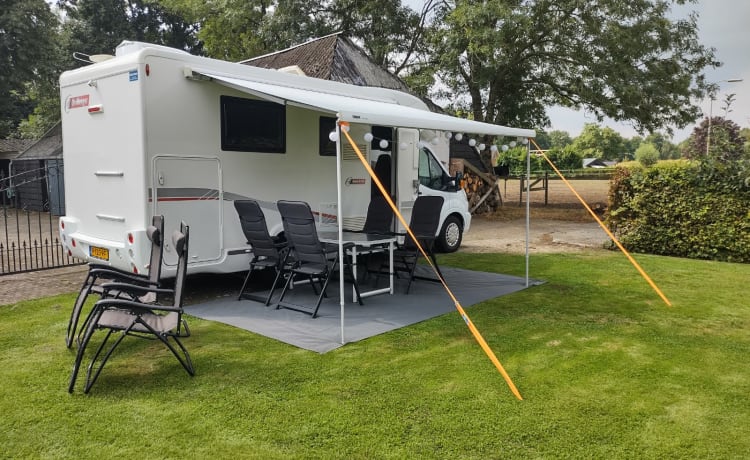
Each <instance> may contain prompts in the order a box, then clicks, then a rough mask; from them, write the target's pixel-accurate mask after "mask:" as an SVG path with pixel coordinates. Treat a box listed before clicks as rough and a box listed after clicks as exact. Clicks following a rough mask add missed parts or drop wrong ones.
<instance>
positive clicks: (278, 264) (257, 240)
mask: <svg viewBox="0 0 750 460" xmlns="http://www.w3.org/2000/svg"><path fill="white" fill-rule="evenodd" d="M234 208H235V209H236V210H237V215H238V216H239V218H240V224H241V225H242V233H244V234H245V238H246V239H247V244H249V245H250V246H251V247H252V251H253V258H252V259H251V260H250V269H249V270H248V272H247V276H246V277H245V282H244V283H242V288H241V289H240V294H239V296H238V297H237V300H242V299H250V300H255V301H258V302H263V303H264V304H265V305H266V306H267V305H268V304H269V303H271V297H272V296H273V292H274V290H275V289H276V286H277V284H278V283H279V280H280V279H281V276H282V274H283V273H284V272H285V271H288V270H285V266H286V265H285V263H284V261H285V260H286V255H287V252H288V248H287V242H286V241H279V240H274V238H273V237H271V235H270V234H269V233H268V226H267V225H266V217H265V216H264V215H263V210H262V209H261V208H260V205H259V204H258V202H257V201H255V200H237V201H235V202H234ZM269 268H270V269H272V270H274V271H275V274H276V276H275V278H274V280H273V284H272V285H271V290H270V291H269V292H268V296H266V297H265V298H262V297H260V296H256V295H252V294H250V293H247V292H245V289H246V288H247V286H248V283H249V281H250V276H251V275H252V274H253V272H254V271H259V270H266V269H269Z"/></svg>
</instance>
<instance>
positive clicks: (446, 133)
mask: <svg viewBox="0 0 750 460" xmlns="http://www.w3.org/2000/svg"><path fill="white" fill-rule="evenodd" d="M452 136H453V134H451V132H450V131H446V132H445V138H446V139H450V138H451V137H452Z"/></svg>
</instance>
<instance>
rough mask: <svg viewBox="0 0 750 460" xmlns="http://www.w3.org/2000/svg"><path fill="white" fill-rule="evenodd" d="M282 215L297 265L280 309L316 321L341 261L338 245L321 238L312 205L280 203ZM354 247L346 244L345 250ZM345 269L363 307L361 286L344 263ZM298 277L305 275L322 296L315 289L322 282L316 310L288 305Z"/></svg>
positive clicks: (286, 288)
mask: <svg viewBox="0 0 750 460" xmlns="http://www.w3.org/2000/svg"><path fill="white" fill-rule="evenodd" d="M278 208H279V213H280V214H281V222H282V224H283V225H284V234H285V235H286V239H287V241H288V242H289V247H290V249H291V252H292V253H293V257H294V261H295V263H294V265H293V266H292V268H291V273H290V275H289V277H288V278H287V280H286V283H285V284H284V289H282V291H281V296H280V297H279V301H278V304H277V305H276V308H287V309H290V310H295V311H300V312H303V313H307V314H309V315H311V316H312V317H313V318H315V317H316V316H317V314H318V309H319V308H320V303H321V302H322V300H323V297H324V296H326V288H327V287H328V282H329V281H330V280H331V276H332V275H333V273H334V272H335V271H336V267H337V264H338V260H339V253H338V249H339V248H338V245H335V244H323V243H321V242H320V240H319V239H318V232H317V229H316V228H315V217H314V216H313V214H312V211H311V210H310V206H309V205H308V204H307V203H305V202H302V201H279V202H278ZM352 246H353V245H351V244H349V245H345V246H344V251H345V252H346V250H347V249H349V248H351V247H352ZM344 270H345V271H346V274H347V275H348V276H349V277H350V279H351V280H352V282H353V283H354V290H355V292H356V294H357V301H358V302H359V304H360V305H363V303H362V297H361V296H360V294H359V285H358V284H357V281H356V278H355V277H354V274H353V273H352V270H351V265H350V264H347V263H344ZM296 275H299V276H303V277H305V278H307V279H308V280H309V281H310V285H311V286H312V288H313V291H314V292H315V293H316V294H318V292H317V290H316V288H315V282H316V281H317V282H318V283H321V288H320V294H319V295H318V300H317V302H316V304H315V306H314V307H305V306H304V305H298V304H294V303H290V302H284V296H285V295H286V293H287V291H288V289H289V287H290V286H291V285H292V283H294V278H295V276H296Z"/></svg>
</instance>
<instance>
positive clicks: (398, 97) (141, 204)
mask: <svg viewBox="0 0 750 460" xmlns="http://www.w3.org/2000/svg"><path fill="white" fill-rule="evenodd" d="M60 89H61V100H62V108H63V109H62V125H63V152H64V164H65V170H66V181H65V197H66V212H67V215H65V216H63V217H61V218H60V233H61V237H62V241H63V243H64V244H65V245H66V247H67V249H68V250H69V252H70V253H71V254H72V255H73V256H75V257H78V258H81V259H84V260H89V261H96V262H98V263H109V264H111V265H112V266H115V267H118V268H121V269H125V270H130V271H134V272H145V271H147V269H148V267H147V264H148V255H149V247H148V239H147V237H146V234H145V230H146V228H147V226H148V225H149V222H150V221H151V216H152V215H156V214H161V215H164V217H165V234H166V235H170V234H171V231H172V230H173V229H176V228H178V227H179V224H180V221H185V222H186V223H188V224H189V225H190V236H191V245H190V258H191V263H190V271H191V273H195V272H233V271H240V270H245V269H247V265H248V260H249V255H248V250H247V246H246V242H245V238H244V236H243V234H242V231H241V227H240V224H239V220H238V218H237V215H236V213H235V210H234V208H233V206H232V202H233V200H236V199H248V198H251V199H256V200H258V201H259V202H260V203H261V204H262V206H263V207H264V209H265V211H266V217H267V220H268V223H269V230H270V232H271V233H272V234H278V233H280V232H281V231H282V225H281V222H280V219H279V217H278V212H276V211H275V203H276V201H278V200H281V199H286V200H302V201H306V202H308V203H309V204H310V206H311V207H312V209H313V210H314V212H315V213H316V214H317V215H318V216H319V218H320V224H321V225H323V226H324V225H338V219H339V218H340V219H341V220H342V223H343V226H344V227H346V228H356V227H357V226H360V227H361V226H362V225H363V223H364V218H365V214H366V210H367V205H368V203H369V201H370V198H371V196H372V195H373V194H374V193H379V192H378V191H377V189H376V188H374V187H373V186H372V179H371V177H370V176H369V174H368V173H367V171H366V168H365V167H364V165H363V164H362V162H361V161H360V160H359V158H358V156H357V155H356V153H355V151H354V149H353V148H352V147H351V146H350V145H349V144H348V143H347V142H346V139H345V138H344V136H340V138H339V139H336V137H335V136H330V137H329V133H331V132H332V131H334V132H335V131H336V127H337V121H345V122H349V126H350V131H349V134H350V135H351V136H352V138H353V139H354V140H355V142H356V143H357V145H358V147H359V149H360V150H361V151H362V153H363V154H364V155H366V156H367V160H368V161H369V162H370V163H371V164H372V165H374V170H375V172H376V174H378V176H379V177H380V178H381V179H382V180H383V182H384V183H385V184H386V186H387V187H388V188H389V189H390V192H391V194H392V195H393V196H394V197H395V198H396V203H397V205H398V206H399V208H400V210H401V212H402V213H403V214H404V215H405V218H406V219H407V222H408V219H409V214H410V209H411V206H412V205H413V203H414V200H415V198H416V196H417V195H419V194H439V195H442V196H443V197H444V198H445V205H444V207H443V209H442V211H441V228H440V233H439V243H440V245H441V246H442V248H443V249H444V250H446V251H452V250H455V249H457V248H458V246H459V245H460V243H461V238H462V234H463V232H465V231H467V230H468V229H469V227H470V224H471V215H470V214H469V212H468V204H467V200H466V196H465V194H464V192H463V190H461V188H460V187H459V186H458V185H457V183H456V182H457V181H456V180H455V179H456V178H452V177H449V174H448V171H447V168H446V165H447V161H448V136H449V135H448V136H446V134H447V133H451V132H452V133H467V134H470V133H474V134H487V135H496V136H519V137H530V136H533V135H534V132H533V131H531V130H524V129H515V128H507V127H502V126H497V125H491V124H485V123H478V122H473V121H469V120H463V119H459V118H454V117H449V116H446V115H441V114H435V113H432V112H429V110H428V109H427V107H426V105H425V104H424V103H423V102H422V101H421V100H419V99H418V98H416V97H413V96H411V95H408V94H405V93H402V92H398V91H394V90H387V89H382V88H369V87H360V86H353V85H346V84H342V83H336V82H330V81H325V80H319V79H314V78H308V77H305V76H300V75H294V74H288V73H283V72H279V71H275V70H267V69H260V68H256V67H250V66H247V65H242V64H235V63H229V62H224V61H218V60H213V59H208V58H203V57H198V56H192V55H190V54H187V53H185V52H182V51H179V50H175V49H171V48H166V47H162V46H157V45H150V44H146V43H138V42H123V43H122V44H121V45H120V46H119V47H118V49H117V52H116V56H115V57H114V58H112V59H109V60H104V61H102V62H98V63H94V64H91V65H88V66H86V67H83V68H79V69H76V70H72V71H69V72H65V73H63V74H62V76H61V77H60ZM331 139H333V140H331ZM365 139H367V140H365ZM337 152H341V154H340V156H339V155H337ZM337 160H338V161H337ZM337 164H340V174H337V172H338V169H337V168H338V166H337ZM338 177H340V181H339V180H338V179H337V178H338ZM337 187H340V188H341V190H342V191H343V193H341V197H342V199H341V202H340V203H339V202H338V199H337V198H338V193H337ZM167 240H168V238H166V239H165V243H166V244H165V253H164V264H165V266H164V269H165V271H166V273H167V274H168V273H170V271H173V270H174V267H175V265H176V263H177V257H176V256H175V255H174V253H173V251H172V250H171V248H170V246H169V242H168V241H167Z"/></svg>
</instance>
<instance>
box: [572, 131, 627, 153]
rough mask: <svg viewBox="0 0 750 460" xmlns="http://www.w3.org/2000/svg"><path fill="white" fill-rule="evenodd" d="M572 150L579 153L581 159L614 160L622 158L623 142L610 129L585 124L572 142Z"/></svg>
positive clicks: (618, 135) (616, 133)
mask: <svg viewBox="0 0 750 460" xmlns="http://www.w3.org/2000/svg"><path fill="white" fill-rule="evenodd" d="M573 148H575V149H576V150H577V151H578V152H580V153H581V155H582V156H583V158H601V159H603V160H616V159H620V158H622V157H623V153H624V151H625V140H624V139H623V138H622V136H621V135H620V133H618V132H617V131H615V130H614V129H612V128H609V127H605V128H602V127H600V126H599V125H597V124H594V123H586V124H585V125H584V126H583V130H582V131H581V134H580V135H579V136H578V137H577V138H576V139H575V141H573Z"/></svg>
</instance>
